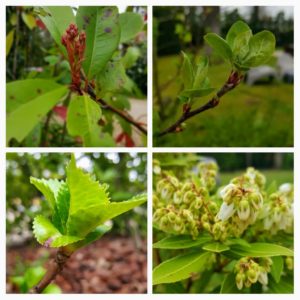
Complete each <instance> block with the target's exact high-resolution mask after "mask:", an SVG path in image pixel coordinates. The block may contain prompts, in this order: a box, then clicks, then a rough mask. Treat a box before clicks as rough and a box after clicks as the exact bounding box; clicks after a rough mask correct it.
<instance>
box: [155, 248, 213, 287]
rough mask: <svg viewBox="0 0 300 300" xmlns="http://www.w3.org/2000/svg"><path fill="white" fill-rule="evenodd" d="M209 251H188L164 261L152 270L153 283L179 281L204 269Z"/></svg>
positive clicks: (209, 254)
mask: <svg viewBox="0 0 300 300" xmlns="http://www.w3.org/2000/svg"><path fill="white" fill-rule="evenodd" d="M210 256H211V253H209V252H204V253H199V252H196V253H188V254H183V255H179V256H176V257H173V258H171V259H169V260H166V261H164V262H163V263H161V264H160V265H158V266H157V267H155V268H154V270H153V285H156V284H161V283H171V282H176V281H180V280H183V279H186V278H189V277H191V276H192V274H193V273H198V272H201V271H203V270H204V269H205V267H206V264H207V260H208V259H209V258H210Z"/></svg>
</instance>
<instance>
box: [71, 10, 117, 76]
mask: <svg viewBox="0 0 300 300" xmlns="http://www.w3.org/2000/svg"><path fill="white" fill-rule="evenodd" d="M118 16H119V15H118V8H117V7H114V6H102V7H100V6H80V7H79V8H78V11H77V15H76V23H77V25H78V28H79V29H81V30H84V31H85V33H86V50H85V59H84V61H83V69H84V72H85V74H86V75H87V77H88V79H92V78H93V77H94V76H95V75H96V74H97V73H99V72H100V71H101V70H102V69H103V68H104V67H105V65H106V63H107V62H108V61H109V60H110V59H111V57H112V56H113V53H114V52H115V50H116V49H117V47H118V45H119V41H120V26H119V22H118Z"/></svg>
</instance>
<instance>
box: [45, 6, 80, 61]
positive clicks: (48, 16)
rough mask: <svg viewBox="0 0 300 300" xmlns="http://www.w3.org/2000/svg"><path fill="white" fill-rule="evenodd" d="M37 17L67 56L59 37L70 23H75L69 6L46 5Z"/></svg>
mask: <svg viewBox="0 0 300 300" xmlns="http://www.w3.org/2000/svg"><path fill="white" fill-rule="evenodd" d="M42 9H43V11H44V12H42V13H39V17H40V19H41V20H42V22H43V23H44V24H45V26H46V27H47V29H48V30H49V32H50V34H51V36H52V37H53V39H54V40H55V42H56V43H57V45H58V46H59V48H60V50H61V51H62V53H63V54H64V56H65V57H67V51H66V48H65V47H64V46H63V45H62V43H61V37H62V35H63V34H64V33H65V31H66V29H67V28H68V27H69V25H70V24H72V23H75V17H74V14H73V10H72V7H71V6H46V7H43V8H42Z"/></svg>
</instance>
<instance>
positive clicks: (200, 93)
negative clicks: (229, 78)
mask: <svg viewBox="0 0 300 300" xmlns="http://www.w3.org/2000/svg"><path fill="white" fill-rule="evenodd" d="M214 90H215V89H214V88H204V89H191V90H183V91H182V92H181V93H180V96H181V97H189V98H198V97H204V96H207V95H209V94H210V93H212V92H213V91H214Z"/></svg>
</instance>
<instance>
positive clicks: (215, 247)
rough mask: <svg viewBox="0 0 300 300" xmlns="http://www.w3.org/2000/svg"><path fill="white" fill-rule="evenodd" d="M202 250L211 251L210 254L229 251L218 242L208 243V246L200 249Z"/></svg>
mask: <svg viewBox="0 0 300 300" xmlns="http://www.w3.org/2000/svg"><path fill="white" fill-rule="evenodd" d="M202 249H203V250H207V251H211V252H217V253H221V252H224V251H227V250H229V249H230V248H229V247H228V246H227V245H224V244H221V243H218V242H214V243H209V244H206V245H204V246H203V247H202Z"/></svg>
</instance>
